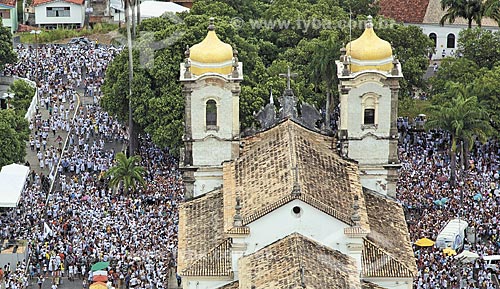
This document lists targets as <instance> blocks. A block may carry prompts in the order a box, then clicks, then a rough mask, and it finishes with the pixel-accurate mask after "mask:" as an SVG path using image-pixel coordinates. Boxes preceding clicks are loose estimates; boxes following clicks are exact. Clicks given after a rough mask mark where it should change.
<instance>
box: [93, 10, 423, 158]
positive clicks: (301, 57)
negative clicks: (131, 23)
mask: <svg viewBox="0 0 500 289" xmlns="http://www.w3.org/2000/svg"><path fill="white" fill-rule="evenodd" d="M363 2H366V3H367V4H369V5H368V6H366V5H364V6H356V5H355V4H356V3H357V1H340V2H339V1H336V0H315V1H312V0H310V1H299V0H274V1H258V0H252V1H242V0H231V1H213V0H199V1H196V2H194V4H193V7H192V9H191V10H190V12H189V13H181V14H178V15H179V17H180V20H179V19H177V18H175V17H174V18H172V17H160V18H152V19H147V20H144V21H142V22H141V24H140V26H139V27H138V30H139V31H140V32H139V33H138V38H139V41H140V39H141V38H143V39H144V38H145V37H151V36H153V37H152V38H153V39H154V40H155V41H162V40H165V39H169V40H171V41H169V42H163V44H162V45H160V46H161V47H162V48H161V49H157V50H154V51H153V53H152V54H153V55H152V57H151V58H152V61H151V62H149V63H148V65H142V66H141V65H139V64H140V62H141V58H142V55H143V54H144V51H146V49H144V48H140V50H141V51H142V52H143V53H142V54H141V53H140V52H139V51H134V62H137V64H135V63H134V84H133V86H134V87H133V100H132V105H133V106H134V107H133V111H134V120H135V121H136V123H137V124H138V125H139V126H140V128H141V130H142V131H144V132H146V133H149V134H150V135H151V137H152V139H153V141H154V142H155V143H156V144H157V145H159V146H160V147H169V148H170V149H171V151H172V152H174V153H175V152H178V150H177V148H178V147H179V146H180V145H181V137H182V128H183V113H184V99H183V96H182V93H181V86H180V84H179V82H178V79H179V63H181V62H182V61H183V57H184V50H185V49H186V46H187V45H189V46H191V45H194V44H196V43H199V42H200V41H201V40H203V38H204V37H205V35H206V33H207V30H206V27H207V25H208V22H209V20H208V19H209V18H210V17H215V18H216V23H215V24H216V32H217V35H218V37H219V38H220V39H221V40H222V41H224V42H226V43H229V44H231V45H232V46H233V47H235V48H237V49H238V52H239V54H238V58H239V61H241V62H243V64H244V65H243V67H244V80H243V82H242V83H241V96H240V122H241V129H242V130H244V129H245V128H248V127H251V126H256V125H257V124H256V122H255V120H254V117H253V113H254V112H257V111H258V110H259V109H260V108H261V107H262V106H263V105H264V104H265V103H267V101H268V99H269V91H270V90H271V89H272V91H273V93H274V95H279V94H280V93H281V92H282V91H283V90H284V88H285V81H284V80H283V79H282V78H280V77H279V76H278V74H279V73H283V72H285V71H286V69H287V66H290V67H291V69H292V70H293V72H297V73H298V77H297V78H295V79H294V80H292V89H293V90H294V92H295V95H297V96H298V98H299V100H300V101H307V102H309V103H312V104H314V105H315V106H316V107H317V108H321V109H324V107H325V104H326V94H327V92H328V91H331V94H332V95H333V96H335V94H336V93H337V92H336V89H332V88H336V85H337V82H336V81H337V80H336V77H335V75H330V76H331V77H327V76H322V75H320V74H321V73H319V72H325V73H333V74H336V71H335V70H336V68H335V67H334V65H333V64H334V61H335V60H337V59H339V56H340V51H339V48H340V47H342V46H344V45H345V44H346V43H347V42H349V40H350V39H351V37H352V39H355V38H356V37H358V36H359V35H361V33H362V31H363V29H364V27H363V25H362V24H361V23H362V21H363V20H365V19H366V16H367V15H366V14H367V13H370V14H371V13H376V11H378V7H377V6H376V5H375V4H374V3H375V1H373V0H364V1H363ZM349 12H351V15H352V20H353V21H352V23H354V25H353V26H352V30H351V31H350V29H349V25H348V23H349ZM365 13H366V14H365ZM235 19H236V20H237V21H235ZM374 21H375V29H376V32H377V33H378V35H379V36H380V37H381V38H383V39H386V40H387V41H389V42H392V44H393V46H394V48H395V51H396V55H397V57H398V58H399V60H400V61H401V63H402V64H403V73H404V75H405V81H404V83H402V90H401V92H402V94H404V95H410V94H412V91H413V89H414V88H420V87H422V86H425V83H424V81H423V79H422V75H423V73H424V71H425V69H426V68H427V64H428V60H427V55H428V51H429V49H431V47H432V46H433V43H432V41H431V40H430V39H429V38H428V37H427V36H426V35H424V34H423V33H422V31H421V30H420V29H419V28H417V27H411V26H410V27H407V26H403V25H400V24H396V23H394V22H390V21H387V19H384V18H382V17H380V16H377V17H375V19H374ZM377 23H381V24H384V23H386V24H387V25H385V26H384V25H377ZM313 24H314V25H313ZM329 49H331V50H329ZM125 55H126V51H124V52H123V53H122V55H120V56H118V57H117V58H115V60H114V61H113V63H111V65H110V66H109V68H108V70H107V72H106V79H105V82H104V85H103V93H104V96H103V98H102V105H103V107H104V108H105V109H106V110H107V111H108V112H110V113H112V114H116V115H117V116H118V117H119V118H120V119H121V120H126V115H127V112H128V95H127V93H126V91H124V90H123V87H128V84H127V83H128V80H127V63H128V62H127V61H128V59H127V57H126V56H125Z"/></svg>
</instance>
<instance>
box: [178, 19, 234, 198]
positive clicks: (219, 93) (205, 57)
mask: <svg viewBox="0 0 500 289" xmlns="http://www.w3.org/2000/svg"><path fill="white" fill-rule="evenodd" d="M242 80H243V69H242V64H241V62H238V57H237V51H236V50H233V48H232V47H231V45H229V44H226V43H224V42H222V41H221V40H220V39H219V38H218V37H217V34H216V33H215V25H214V19H213V18H210V25H209V27H208V33H207V36H206V37H205V39H204V40H203V41H202V42H200V43H198V44H196V45H193V46H192V47H191V48H189V47H188V48H187V49H186V52H185V61H184V62H183V63H181V65H180V81H181V83H182V87H183V88H182V93H183V95H184V100H185V116H184V136H183V141H184V148H183V150H182V151H181V164H180V167H181V170H182V171H183V179H184V183H185V185H186V198H187V199H190V198H193V197H197V196H200V195H203V194H205V193H208V192H210V191H212V190H213V189H215V188H217V187H219V186H221V185H222V163H223V162H225V161H229V160H234V159H235V158H236V157H237V156H238V153H239V135H240V123H239V96H240V82H241V81H242Z"/></svg>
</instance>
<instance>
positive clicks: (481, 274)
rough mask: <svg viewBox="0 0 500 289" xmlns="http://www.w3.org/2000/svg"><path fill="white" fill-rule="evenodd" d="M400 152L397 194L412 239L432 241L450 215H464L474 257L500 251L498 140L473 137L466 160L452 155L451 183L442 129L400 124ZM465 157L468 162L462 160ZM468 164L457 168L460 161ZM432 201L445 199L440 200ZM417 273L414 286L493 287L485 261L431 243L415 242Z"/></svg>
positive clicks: (469, 244) (499, 153) (490, 274)
mask: <svg viewBox="0 0 500 289" xmlns="http://www.w3.org/2000/svg"><path fill="white" fill-rule="evenodd" d="M400 132H401V142H400V146H399V157H400V160H401V163H402V168H401V170H400V178H399V185H398V195H397V197H398V199H399V201H400V202H401V203H402V204H403V206H404V207H405V210H406V213H407V221H408V225H409V226H408V227H409V231H410V235H411V237H412V241H413V242H415V241H417V240H418V239H419V238H423V237H427V238H429V239H432V240H436V238H437V236H438V234H439V232H440V230H441V229H442V228H443V227H444V226H445V225H446V224H447V222H448V221H449V220H451V219H453V218H458V217H460V218H462V219H465V220H466V221H467V222H468V224H469V227H470V228H471V229H470V230H471V232H475V234H474V233H473V234H472V235H475V236H474V237H472V236H470V235H469V234H467V235H468V236H469V237H470V238H469V239H467V240H466V242H467V244H466V245H467V247H468V248H469V250H470V251H471V252H475V253H477V254H479V256H480V257H481V256H485V255H493V254H500V243H499V242H498V241H499V239H498V238H499V235H498V232H499V229H500V224H499V222H498V205H499V204H500V190H499V188H498V169H499V164H500V144H499V143H498V142H496V141H493V140H491V141H489V142H487V143H486V144H481V143H479V142H476V143H475V144H474V148H473V150H472V151H471V152H470V154H469V155H470V157H469V159H468V160H466V159H465V158H464V162H462V159H461V158H462V156H461V155H460V152H458V155H457V168H458V173H457V181H456V185H455V187H452V186H451V184H450V174H451V171H450V168H451V166H450V156H449V154H448V149H449V147H448V146H449V143H450V142H449V136H448V135H447V134H446V133H445V132H441V131H430V132H427V133H426V132H417V131H413V130H409V129H408V127H407V125H402V126H401V127H400ZM467 162H468V163H467ZM462 163H463V164H464V167H465V165H466V164H467V165H468V166H467V167H466V168H465V169H464V170H461V164H462ZM437 200H446V201H445V202H443V203H440V202H436V201H437ZM415 253H416V257H417V266H418V268H419V275H418V277H417V280H416V281H415V287H416V288H487V289H490V288H494V287H493V286H494V283H493V280H492V278H493V277H494V276H492V272H490V271H488V270H487V269H486V267H485V262H484V261H482V259H481V258H478V259H477V260H476V261H475V262H472V263H466V262H460V261H459V260H457V258H455V257H454V256H447V254H444V253H443V252H442V251H441V250H439V249H437V248H436V247H418V246H415Z"/></svg>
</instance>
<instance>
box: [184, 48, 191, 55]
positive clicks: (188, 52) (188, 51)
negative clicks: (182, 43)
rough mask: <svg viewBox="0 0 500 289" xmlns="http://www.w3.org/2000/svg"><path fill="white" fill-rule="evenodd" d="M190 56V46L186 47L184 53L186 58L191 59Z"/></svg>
mask: <svg viewBox="0 0 500 289" xmlns="http://www.w3.org/2000/svg"><path fill="white" fill-rule="evenodd" d="M190 55H191V51H190V50H189V45H186V50H185V51H184V56H185V57H186V58H189V56H190Z"/></svg>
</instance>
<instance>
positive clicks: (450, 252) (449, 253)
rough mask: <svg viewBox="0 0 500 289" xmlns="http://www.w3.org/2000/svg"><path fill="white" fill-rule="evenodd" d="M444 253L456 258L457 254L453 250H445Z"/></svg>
mask: <svg viewBox="0 0 500 289" xmlns="http://www.w3.org/2000/svg"><path fill="white" fill-rule="evenodd" d="M443 253H444V254H446V255H447V256H455V255H456V254H457V252H456V251H455V250H453V249H452V248H446V249H443Z"/></svg>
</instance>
